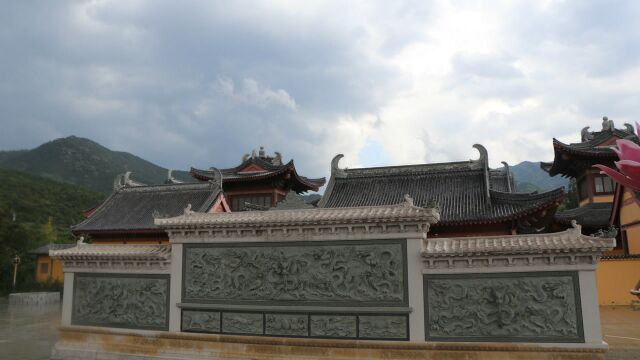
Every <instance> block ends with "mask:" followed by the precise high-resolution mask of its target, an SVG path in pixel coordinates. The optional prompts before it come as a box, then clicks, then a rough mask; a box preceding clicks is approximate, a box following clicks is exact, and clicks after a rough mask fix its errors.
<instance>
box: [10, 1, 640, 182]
mask: <svg viewBox="0 0 640 360" xmlns="http://www.w3.org/2000/svg"><path fill="white" fill-rule="evenodd" d="M638 18H640V2H639V1H633V0H629V1H584V0H579V1H541V0H535V1H493V0H492V1H484V2H479V1H415V2H411V1H409V2H403V1H364V2H356V1H353V2H345V1H335V2H334V1H313V2H311V1H266V2H263V1H247V2H245V1H220V2H216V1H210V0H207V1H179V2H175V1H134V0H127V1H72V2H63V1H7V2H3V4H2V11H0V109H1V110H0V149H3V150H9V149H25V148H33V147H36V146H38V145H39V144H41V143H43V142H46V141H50V140H52V139H55V138H59V137H66V136H69V135H76V136H81V137H86V138H90V139H92V140H94V141H97V142H99V143H101V144H102V145H104V146H107V147H109V148H111V149H114V150H121V151H128V152H131V153H133V154H135V155H138V156H140V157H142V158H144V159H147V160H150V161H152V162H154V163H156V164H158V165H161V166H164V167H168V168H176V169H187V168H188V167H189V166H196V167H203V168H208V167H210V166H216V167H231V166H236V165H238V164H239V163H240V160H241V157H242V155H243V154H245V153H248V152H251V150H252V149H257V148H258V147H259V146H264V147H265V149H266V151H267V152H268V153H273V152H274V151H278V152H280V153H282V155H283V158H284V159H285V160H288V159H291V158H293V159H294V160H295V163H296V167H297V168H298V171H299V172H300V173H301V174H303V175H305V176H310V177H319V176H329V173H330V161H331V158H333V156H334V155H335V154H338V153H343V154H344V155H345V158H344V159H343V160H342V161H341V163H340V165H341V166H346V167H360V166H385V165H400V164H412V163H428V162H443V161H459V160H469V159H472V158H477V157H478V154H477V153H475V150H473V149H472V145H473V144H474V143H481V144H483V145H485V147H487V149H488V151H489V159H490V163H491V165H492V166H494V167H498V166H501V165H500V162H501V161H507V162H508V163H510V164H512V165H513V164H517V163H519V162H521V161H525V160H531V161H540V160H544V161H549V160H552V159H553V149H552V138H554V137H555V138H558V139H560V140H562V141H567V142H576V141H579V134H580V129H581V128H583V127H584V126H591V129H592V130H599V129H600V128H601V119H602V116H605V115H606V116H608V117H609V118H610V119H613V120H614V122H615V124H616V126H617V127H619V128H622V127H623V123H632V124H633V123H635V121H637V120H638V118H637V117H636V115H640V111H638V110H639V109H638V107H639V106H640V91H639V90H640V89H639V85H638V84H640V61H639V60H640V59H639V58H640V21H637V19H638Z"/></svg>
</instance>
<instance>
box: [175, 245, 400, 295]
mask: <svg viewBox="0 0 640 360" xmlns="http://www.w3.org/2000/svg"><path fill="white" fill-rule="evenodd" d="M404 276H405V274H404V262H403V248H402V245H401V244H400V243H390V244H375V245H374V244H368V245H304V246H272V247H266V246H254V247H251V246H247V247H224V246H221V247H190V248H187V249H186V255H185V277H184V279H185V282H184V289H185V298H186V299H189V300H188V301H193V302H198V301H206V302H215V301H228V300H245V301H265V300H268V301H295V302H313V301H332V302H349V301H351V302H374V303H379V302H385V303H387V304H399V305H401V304H403V303H404V302H405V301H406V299H405V290H404V286H405V284H404Z"/></svg>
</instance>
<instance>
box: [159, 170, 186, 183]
mask: <svg viewBox="0 0 640 360" xmlns="http://www.w3.org/2000/svg"><path fill="white" fill-rule="evenodd" d="M164 183H165V184H184V181H181V180H178V179H176V178H174V177H173V170H171V169H169V170H167V179H166V180H165V181H164Z"/></svg>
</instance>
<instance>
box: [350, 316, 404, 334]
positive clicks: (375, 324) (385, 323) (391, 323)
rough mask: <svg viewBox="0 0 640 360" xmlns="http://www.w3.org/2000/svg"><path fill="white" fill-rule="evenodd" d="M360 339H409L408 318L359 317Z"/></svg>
mask: <svg viewBox="0 0 640 360" xmlns="http://www.w3.org/2000/svg"><path fill="white" fill-rule="evenodd" d="M358 320H359V324H358V325H359V326H358V327H359V337H360V338H372V339H407V338H408V337H409V334H407V329H408V328H407V320H408V319H407V317H406V316H380V315H376V316H365V315H361V316H360V317H359V319H358Z"/></svg>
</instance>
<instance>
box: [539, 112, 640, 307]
mask: <svg viewBox="0 0 640 360" xmlns="http://www.w3.org/2000/svg"><path fill="white" fill-rule="evenodd" d="M618 139H627V140H631V141H633V142H635V143H637V144H640V139H638V136H637V135H636V133H635V131H634V128H633V126H632V125H630V124H624V129H616V128H615V126H614V123H613V121H612V120H610V119H608V118H607V117H604V118H603V119H602V129H601V130H600V131H595V132H592V131H589V127H585V128H583V129H582V131H581V141H580V142H579V143H571V144H565V143H563V142H561V141H559V140H557V139H555V138H554V139H553V149H554V159H553V162H550V163H541V167H542V169H543V170H545V171H547V172H548V173H549V175H550V176H556V175H561V176H565V177H568V178H573V179H575V181H576V184H577V190H578V199H579V206H578V207H577V208H575V209H569V210H565V211H562V212H558V213H557V214H556V216H555V223H556V229H560V230H561V229H562V228H566V227H568V226H570V223H571V221H576V222H577V223H578V224H580V225H582V231H583V232H584V233H585V234H600V235H606V236H615V237H616V247H615V248H614V249H613V250H612V251H608V252H606V253H605V254H604V258H603V261H602V262H601V263H600V266H599V268H598V271H597V272H596V275H597V276H598V293H599V298H600V303H601V304H602V305H611V304H628V303H630V302H631V300H633V296H631V295H630V294H629V289H631V288H633V287H634V286H635V284H636V283H637V282H638V280H640V200H639V199H638V197H637V195H636V193H634V192H633V191H631V190H628V189H625V188H624V187H623V186H620V185H618V184H616V183H614V182H613V181H612V180H611V179H610V178H609V177H607V176H606V175H603V174H600V170H598V169H597V168H594V167H593V165H596V164H602V165H606V166H609V167H612V168H615V164H614V162H615V161H617V160H618V156H617V155H616V153H615V152H614V151H613V150H612V149H611V147H612V146H614V145H615V142H616V140H618Z"/></svg>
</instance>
